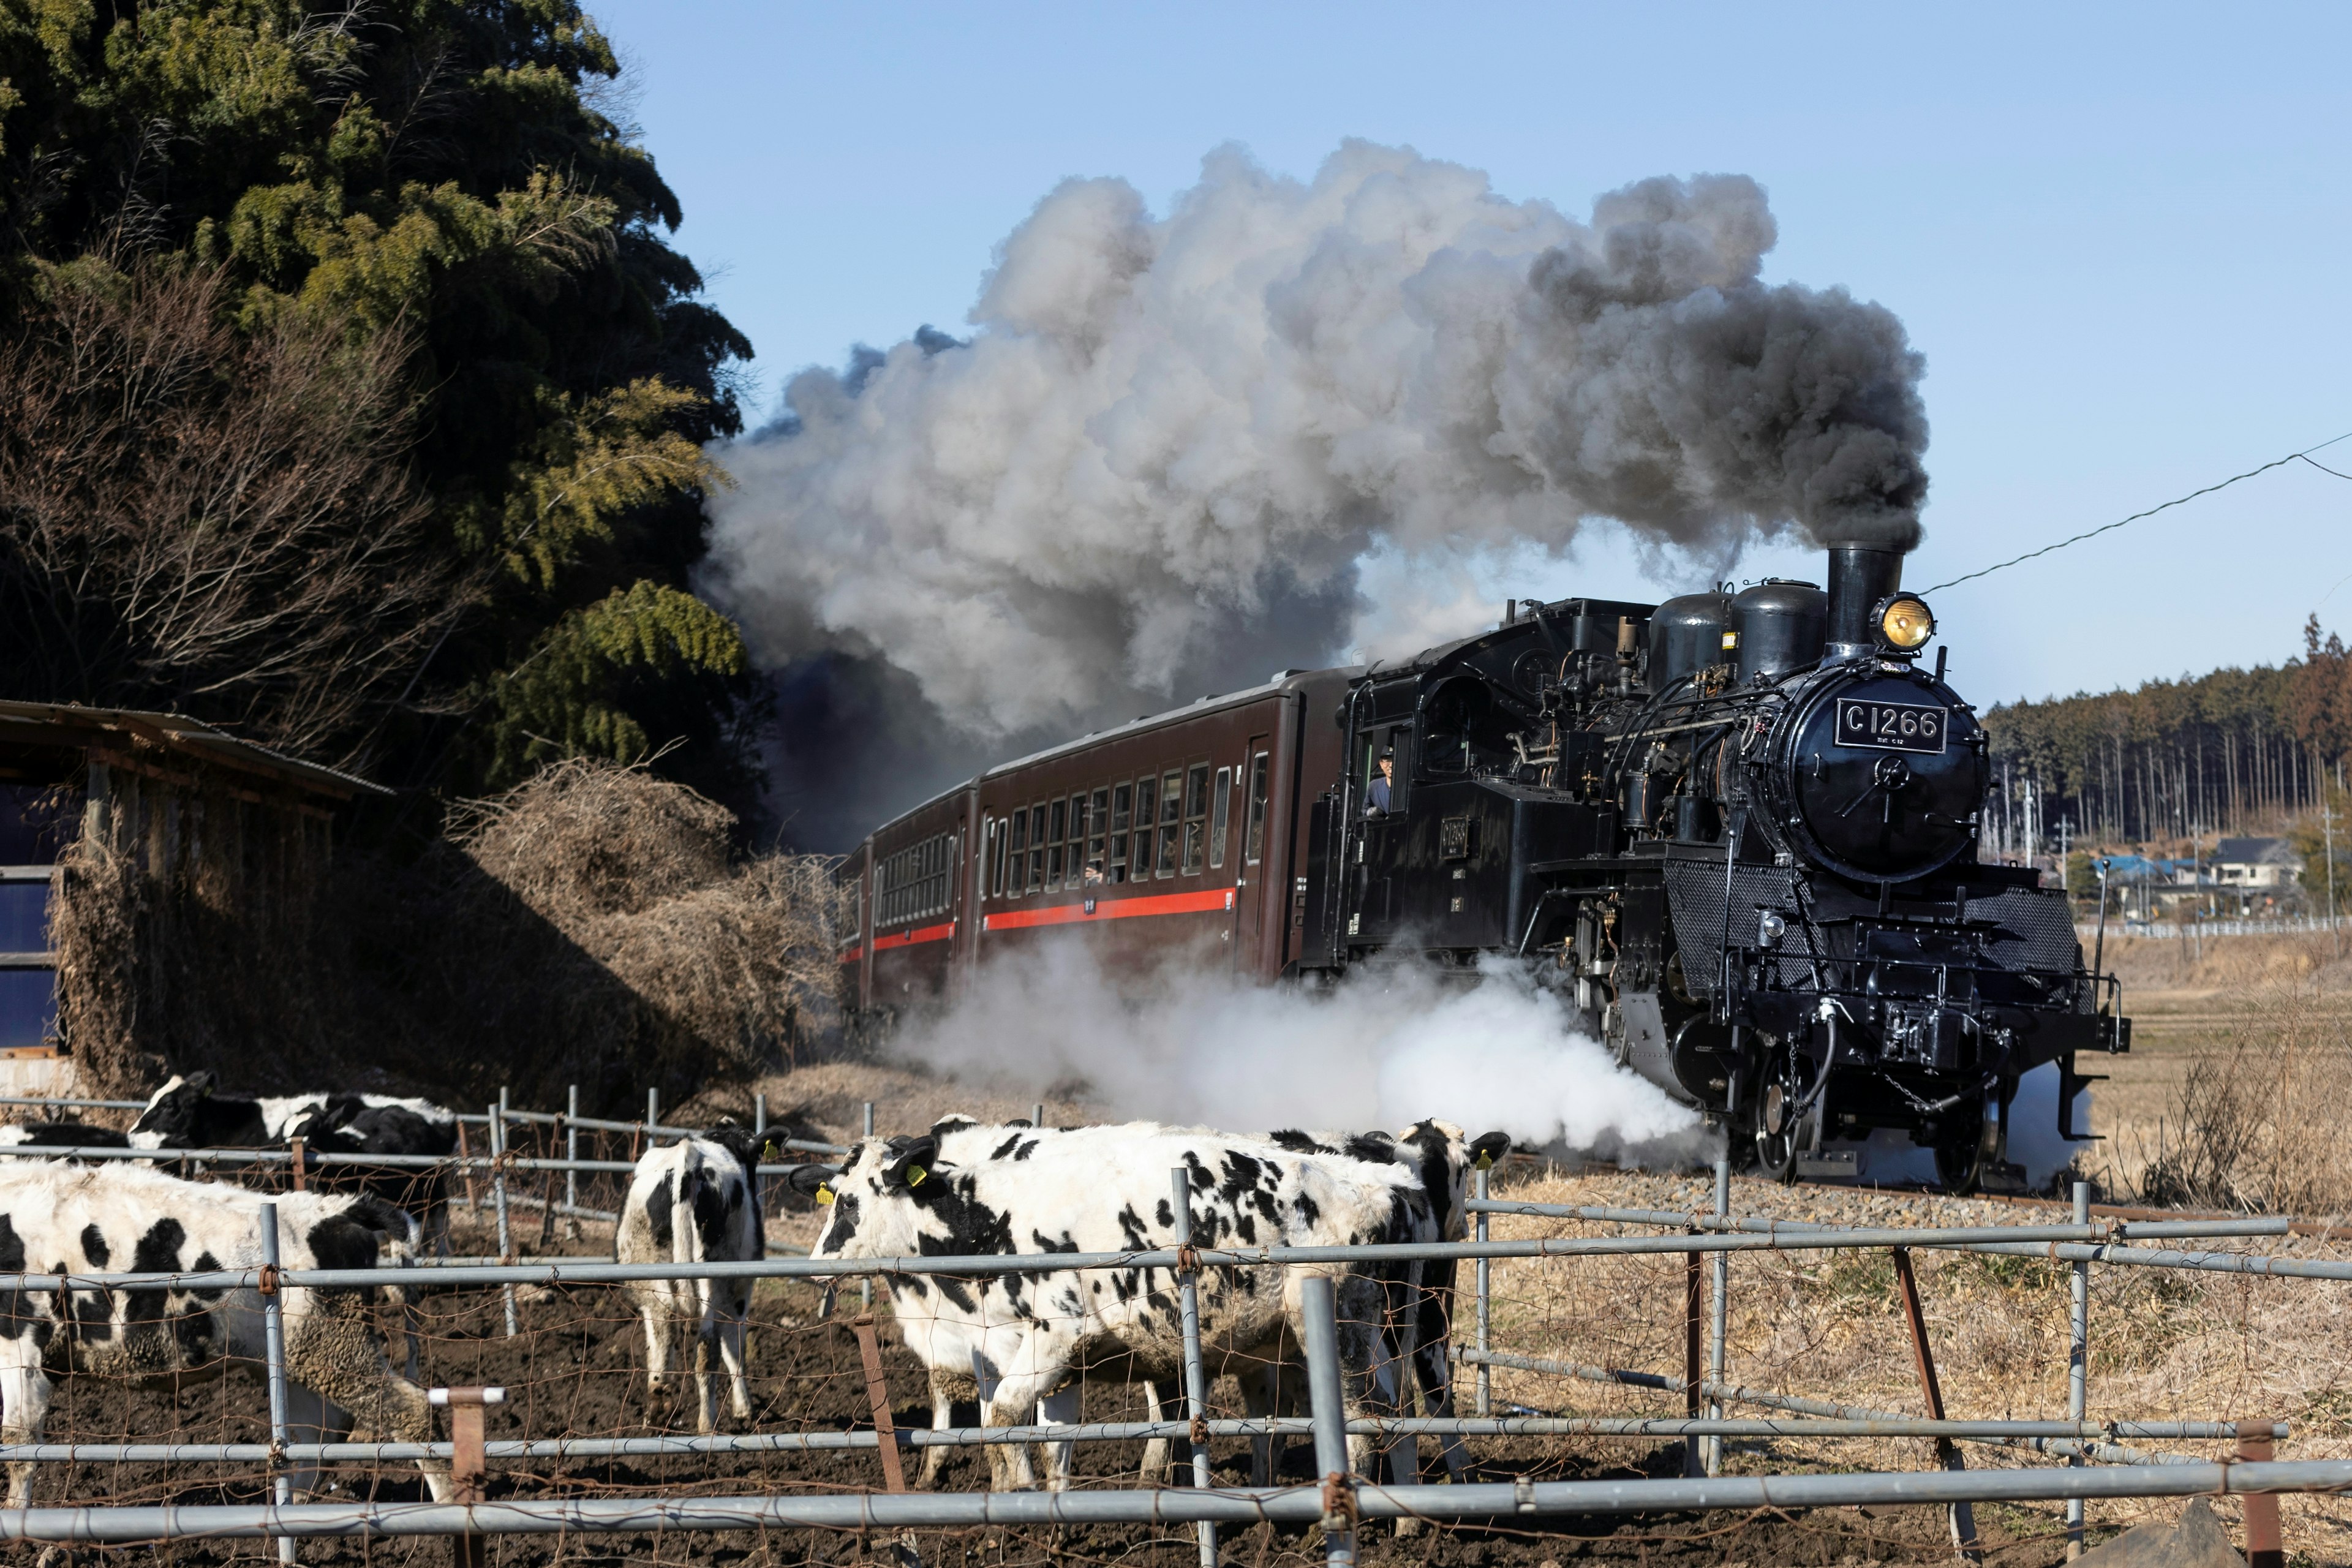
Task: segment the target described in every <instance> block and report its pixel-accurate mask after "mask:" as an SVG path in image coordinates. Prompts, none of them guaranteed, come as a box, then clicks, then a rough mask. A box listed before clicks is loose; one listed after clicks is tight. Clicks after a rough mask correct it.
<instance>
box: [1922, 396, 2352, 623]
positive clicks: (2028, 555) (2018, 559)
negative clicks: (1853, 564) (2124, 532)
mask: <svg viewBox="0 0 2352 1568" xmlns="http://www.w3.org/2000/svg"><path fill="white" fill-rule="evenodd" d="M2337 441H2352V430H2347V431H2346V432H2345V433H2344V434H2343V435H2341V436H2338V437H2335V438H2334V439H2332V440H2326V441H2322V442H2321V443H2320V444H2319V445H2318V446H2316V447H2305V448H2304V449H2303V450H2302V451H2300V452H2289V453H2288V454H2287V455H2286V456H2285V457H2284V458H2273V459H2272V460H2271V461H2269V462H2267V463H2264V464H2263V466H2262V467H2260V468H2248V469H2247V470H2246V471H2245V472H2244V473H2242V474H2231V476H2230V477H2229V478H2228V479H2222V480H2221V481H2219V482H2218V483H2215V484H2210V485H2207V486H2206V487H2205V488H2204V489H2196V490H2190V491H2189V493H2188V494H2187V495H2185V496H2175V497H2174V498H2173V499H2172V500H2168V501H2165V502H2163V503H2161V504H2160V505H2157V506H2152V507H2150V508H2148V509H2147V510H2146V511H2136V512H2134V513H2132V514H2131V515H2130V516H2129V517H2122V518H2117V519H2116V521H2113V522H2108V523H2102V524H2100V525H2099V526H2098V527H2096V528H2095V529H2092V530H2090V531H2088V532H2086V533H2077V534H2075V535H2074V536H2073V537H2072V538H2069V539H2062V540H2060V541H2058V542H2056V543H2055V544H2045V545H2043V546H2042V548H2041V549H2039V550H2029V551H2027V552H2025V553H2024V554H2022V555H2017V556H2012V557H2011V558H2010V559H2009V560H2007V561H2000V562H1996V563H1993V564H1992V565H1990V566H1987V567H1985V568H1983V569H1982V570H1981V571H1977V572H1970V573H1968V574H1966V575H1964V576H1959V577H1955V578H1953V579H1952V580H1951V581H1950V582H1948V583H1938V584H1936V585H1935V586H1934V587H1932V588H1928V589H1927V590H1925V592H1927V593H1930V594H1940V593H1942V592H1943V591H1944V590H1945V589H1947V588H1953V587H1958V585H1959V584H1962V583H1972V582H1974V581H1976V579H1978V578H1979V577H1990V575H1992V574H1994V573H1996V572H2000V571H2002V570H2004V569H2006V568H2008V567H2011V566H2015V565H2018V564H2019V563H2022V562H2027V561H2032V560H2033V559H2035V558H2036V557H2038V556H2042V555H2047V554H2049V553H2050V552H2052V551H2053V550H2063V549H2065V548H2066V547H2067V546H2068V545H2070V544H2080V543H2082V542H2083V541H2084V540H2086V539H2096V538H2097V537H2098V536H2099V535H2101V534H2103V533H2112V532H2114V531H2116V529H2118V528H2121V527H2123V526H2124V525H2125V524H2126V523H2127V522H2137V521H2139V520H2140V519H2142V518H2144V517H2154V516H2155V515H2156V514H2157V513H2158V512H2160V511H2168V510H2171V509H2172V508H2174V507H2176V506H2182V505H2185V504H2187V503H2188V502H2189V501H2193V500H2196V499H2197V498H2198V497H2199V496H2210V495H2211V494H2212V493H2213V492H2214V491H2215V490H2226V489H2229V488H2230V487H2231V485H2234V484H2236V483H2237V482H2238V481H2239V480H2241V479H2252V478H2253V477H2254V476H2255V475H2256V474H2267V473H2269V472H2270V471H2271V470H2272V469H2273V468H2284V467H2285V466H2286V465H2287V464H2289V463H2294V462H2302V463H2308V464H2310V466H2311V467H2313V468H2317V469H2318V470H2319V471H2320V472H2321V473H2323V474H2335V475H2336V478H2337V479H2352V474H2338V473H2336V470H2335V469H2334V468H2329V467H2327V466H2326V464H2324V463H2314V462H2312V461H2311V454H2312V453H2314V452H2324V451H2326V449H2327V448H2328V447H2333V446H2334V445H2336V442H2337Z"/></svg>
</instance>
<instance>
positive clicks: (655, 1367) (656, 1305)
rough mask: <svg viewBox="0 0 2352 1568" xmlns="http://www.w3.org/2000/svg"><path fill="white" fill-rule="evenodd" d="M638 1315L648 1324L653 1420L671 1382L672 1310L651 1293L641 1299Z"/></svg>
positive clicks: (649, 1398) (648, 1411)
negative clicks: (660, 1396)
mask: <svg viewBox="0 0 2352 1568" xmlns="http://www.w3.org/2000/svg"><path fill="white" fill-rule="evenodd" d="M637 1311H638V1314H639V1315H640V1316H641V1317H643V1318H644V1319H645V1323H646V1416H647V1419H651V1418H652V1415H653V1414H654V1412H655V1410H656V1404H657V1402H656V1395H657V1394H660V1392H661V1390H662V1385H663V1384H666V1383H667V1382H668V1381H669V1342H670V1322H669V1307H668V1304H667V1302H666V1301H664V1300H662V1299H661V1297H660V1296H658V1295H657V1294H656V1293H655V1292H654V1291H651V1290H648V1291H646V1293H645V1294H644V1295H642V1296H639V1297H638V1298H637Z"/></svg>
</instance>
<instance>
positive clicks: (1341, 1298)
mask: <svg viewBox="0 0 2352 1568" xmlns="http://www.w3.org/2000/svg"><path fill="white" fill-rule="evenodd" d="M1336 1295H1337V1297H1338V1301H1337V1305H1338V1308H1339V1311H1338V1318H1339V1335H1338V1338H1339V1397H1340V1405H1341V1407H1342V1409H1343V1411H1344V1412H1345V1414H1346V1415H1347V1417H1348V1419H1349V1420H1350V1421H1353V1420H1355V1419H1357V1418H1358V1417H1359V1416H1361V1415H1367V1414H1369V1413H1370V1409H1371V1407H1372V1406H1373V1405H1375V1404H1376V1403H1377V1399H1378V1395H1377V1392H1376V1388H1375V1382H1374V1379H1375V1376H1376V1373H1377V1372H1378V1369H1379V1366H1380V1362H1381V1313H1382V1310H1383V1309H1384V1307H1385V1304H1386V1303H1385V1300H1384V1296H1385V1292H1383V1291H1382V1290H1381V1287H1380V1285H1379V1283H1378V1282H1377V1281H1376V1280H1372V1279H1366V1278H1365V1277H1364V1276H1362V1275H1351V1276H1348V1277H1345V1278H1342V1279H1340V1280H1339V1289H1338V1291H1337V1292H1336ZM1294 1331H1296V1332H1297V1334H1298V1337H1299V1340H1300V1342H1301V1343H1304V1342H1305V1341H1306V1331H1305V1325H1304V1324H1299V1325H1296V1326H1295V1328H1294ZM1374 1449H1375V1444H1374V1442H1373V1439H1372V1438H1371V1437H1370V1436H1369V1435H1365V1434H1359V1433H1350V1434H1349V1436H1348V1468H1349V1470H1350V1471H1351V1472H1352V1473H1354V1474H1356V1475H1359V1476H1362V1477H1364V1478H1366V1479H1374V1478H1373V1476H1372V1472H1371V1464H1372V1456H1373V1453H1374Z"/></svg>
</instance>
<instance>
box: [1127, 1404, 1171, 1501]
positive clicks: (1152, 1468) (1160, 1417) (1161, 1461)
mask: <svg viewBox="0 0 2352 1568" xmlns="http://www.w3.org/2000/svg"><path fill="white" fill-rule="evenodd" d="M1136 1386H1137V1387H1139V1388H1140V1389H1142V1390H1143V1418H1144V1419H1145V1420H1146V1421H1165V1420H1167V1419H1168V1417H1167V1415H1164V1414H1163V1413H1162V1412H1161V1409H1160V1385H1159V1384H1156V1383H1154V1382H1152V1381H1151V1380H1150V1378H1148V1377H1147V1378H1143V1379H1141V1380H1140V1381H1139V1382H1138V1383H1137V1384H1136ZM1174 1453H1175V1449H1174V1447H1172V1446H1171V1444H1170V1443H1169V1441H1168V1439H1167V1438H1165V1437H1147V1438H1145V1439H1144V1442H1143V1468H1142V1469H1141V1470H1140V1471H1139V1472H1138V1473H1137V1475H1136V1479H1137V1480H1138V1481H1139V1482H1140V1483H1142V1484H1143V1485H1145V1486H1147V1487H1156V1486H1162V1485H1165V1484H1166V1483H1167V1479H1168V1467H1169V1465H1170V1463H1171V1460H1172V1458H1173V1456H1174Z"/></svg>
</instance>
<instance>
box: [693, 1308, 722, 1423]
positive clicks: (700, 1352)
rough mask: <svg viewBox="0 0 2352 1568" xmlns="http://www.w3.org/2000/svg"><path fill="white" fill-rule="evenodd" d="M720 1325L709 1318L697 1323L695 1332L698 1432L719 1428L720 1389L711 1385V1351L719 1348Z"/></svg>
mask: <svg viewBox="0 0 2352 1568" xmlns="http://www.w3.org/2000/svg"><path fill="white" fill-rule="evenodd" d="M718 1344H719V1328H718V1325H717V1324H715V1323H712V1322H710V1321H708V1320H707V1319H706V1320H705V1321H703V1322H701V1323H698V1324H697V1325H696V1327H695V1332H694V1429H695V1430H696V1431H698V1432H716V1431H718V1430H719V1399H718V1391H717V1390H715V1389H713V1388H712V1387H711V1386H710V1363H711V1362H712V1360H713V1359H715V1358H714V1357H713V1356H712V1354H711V1352H712V1351H714V1350H715V1349H717V1348H718Z"/></svg>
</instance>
